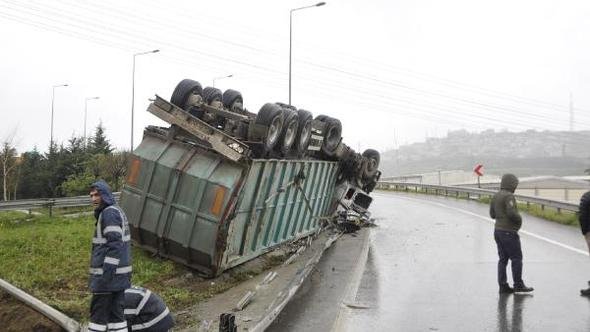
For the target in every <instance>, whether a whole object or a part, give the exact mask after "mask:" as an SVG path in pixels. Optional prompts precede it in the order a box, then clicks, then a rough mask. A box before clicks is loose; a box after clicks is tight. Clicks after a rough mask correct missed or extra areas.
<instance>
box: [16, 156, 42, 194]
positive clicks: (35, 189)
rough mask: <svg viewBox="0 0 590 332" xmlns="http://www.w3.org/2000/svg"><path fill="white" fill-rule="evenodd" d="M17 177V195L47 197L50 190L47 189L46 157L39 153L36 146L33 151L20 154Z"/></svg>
mask: <svg viewBox="0 0 590 332" xmlns="http://www.w3.org/2000/svg"><path fill="white" fill-rule="evenodd" d="M19 171H20V176H19V178H18V190H17V192H18V197H20V198H39V197H47V196H49V195H50V192H49V191H48V190H47V187H46V182H47V180H46V179H47V178H48V176H49V175H48V171H47V159H45V158H44V157H43V155H42V154H40V153H39V151H38V150H37V147H35V148H34V149H33V151H29V152H25V153H23V154H22V156H21V165H20V167H19Z"/></svg>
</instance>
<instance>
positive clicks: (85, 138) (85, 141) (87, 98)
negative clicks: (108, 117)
mask: <svg viewBox="0 0 590 332" xmlns="http://www.w3.org/2000/svg"><path fill="white" fill-rule="evenodd" d="M99 98H100V97H86V99H85V100H84V147H86V144H87V142H88V138H87V137H86V114H87V113H88V101H89V100H95V99H99Z"/></svg>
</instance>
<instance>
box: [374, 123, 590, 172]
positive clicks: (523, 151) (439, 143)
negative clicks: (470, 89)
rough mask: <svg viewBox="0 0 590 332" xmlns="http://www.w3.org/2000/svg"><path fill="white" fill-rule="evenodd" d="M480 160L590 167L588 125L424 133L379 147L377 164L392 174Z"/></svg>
mask: <svg viewBox="0 0 590 332" xmlns="http://www.w3.org/2000/svg"><path fill="white" fill-rule="evenodd" d="M478 163H481V164H483V165H484V167H485V169H486V170H487V172H491V173H497V174H501V173H503V172H507V171H510V172H513V173H515V174H517V175H519V176H532V175H576V174H583V173H584V170H585V169H588V168H590V131H574V132H567V131H535V130H528V131H525V132H507V131H503V132H495V131H493V130H491V129H490V130H486V131H484V132H481V133H469V132H468V131H466V130H458V131H452V132H449V133H448V134H447V136H446V137H443V138H428V139H427V140H426V141H425V142H421V143H414V144H409V145H404V146H400V147H399V149H394V150H389V151H385V152H383V153H382V154H381V167H380V168H381V170H382V172H383V175H384V176H391V175H405V174H416V173H423V172H432V171H436V170H465V171H470V170H472V169H473V166H474V165H475V164H478Z"/></svg>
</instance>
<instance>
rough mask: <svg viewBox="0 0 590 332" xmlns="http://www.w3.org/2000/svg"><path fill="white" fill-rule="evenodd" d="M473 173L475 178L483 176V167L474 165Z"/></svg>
mask: <svg viewBox="0 0 590 332" xmlns="http://www.w3.org/2000/svg"><path fill="white" fill-rule="evenodd" d="M473 172H475V174H477V176H483V165H482V164H477V165H475V168H474V169H473Z"/></svg>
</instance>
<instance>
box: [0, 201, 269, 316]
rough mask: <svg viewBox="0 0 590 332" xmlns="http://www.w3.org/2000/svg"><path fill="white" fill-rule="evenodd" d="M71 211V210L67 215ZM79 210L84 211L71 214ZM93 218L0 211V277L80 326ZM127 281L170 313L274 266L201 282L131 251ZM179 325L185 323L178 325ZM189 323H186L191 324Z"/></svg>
mask: <svg viewBox="0 0 590 332" xmlns="http://www.w3.org/2000/svg"><path fill="white" fill-rule="evenodd" d="M69 212H71V211H69ZM76 212H83V211H76ZM93 231H94V217H93V216H88V215H82V216H78V217H69V218H67V217H63V216H56V215H55V214H54V217H53V218H49V217H48V216H46V215H44V214H41V215H29V214H26V213H21V212H0V262H2V264H0V278H2V279H5V280H6V281H8V282H10V283H12V284H14V285H15V286H17V287H19V288H21V289H23V290H25V291H26V292H28V293H30V294H32V295H33V296H35V297H37V298H39V299H40V300H41V301H43V302H45V303H47V304H49V305H51V306H53V307H55V308H56V309H58V310H60V311H62V312H64V313H65V314H67V315H68V316H70V317H72V318H74V319H76V320H78V321H81V322H85V321H87V320H88V308H89V305H90V293H89V290H88V266H89V259H90V248H91V238H92V235H93ZM132 255H133V277H132V278H133V279H132V283H133V284H136V285H141V286H144V287H147V288H149V289H150V290H152V291H154V292H156V293H158V294H159V295H160V296H161V297H162V298H163V299H164V300H165V301H166V304H167V305H168V306H169V307H170V309H171V311H173V312H175V311H178V310H182V309H184V308H186V307H188V306H190V305H193V304H195V303H198V302H199V301H202V300H203V299H207V298H209V297H211V296H213V295H215V294H217V293H220V292H223V291H225V290H227V289H229V288H231V287H232V286H234V285H235V284H236V283H238V282H240V281H242V280H244V278H248V277H250V276H251V275H254V274H258V273H261V272H263V271H264V270H265V269H268V268H270V267H271V266H272V265H274V264H275V263H274V262H273V261H272V259H271V258H269V261H268V264H262V265H261V267H260V268H259V269H253V270H250V271H247V272H244V271H240V272H228V273H225V274H223V275H222V276H220V277H218V278H216V279H207V280H206V279H202V278H200V277H198V276H196V275H195V274H193V272H192V270H190V269H188V268H186V267H184V266H182V265H180V264H176V263H174V262H172V261H170V260H164V259H159V258H157V257H153V256H152V255H151V254H149V253H147V252H145V251H143V250H141V249H138V248H133V249H132ZM177 323H178V326H179V327H182V326H183V325H184V324H183V323H184V322H182V321H181V322H177ZM190 323H194V322H186V324H190Z"/></svg>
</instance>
